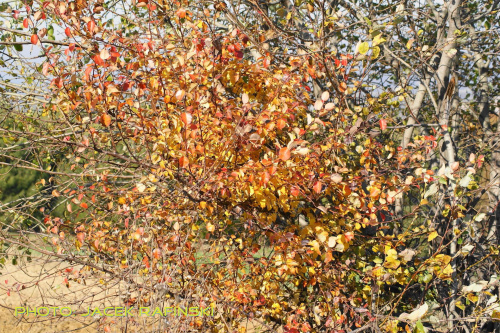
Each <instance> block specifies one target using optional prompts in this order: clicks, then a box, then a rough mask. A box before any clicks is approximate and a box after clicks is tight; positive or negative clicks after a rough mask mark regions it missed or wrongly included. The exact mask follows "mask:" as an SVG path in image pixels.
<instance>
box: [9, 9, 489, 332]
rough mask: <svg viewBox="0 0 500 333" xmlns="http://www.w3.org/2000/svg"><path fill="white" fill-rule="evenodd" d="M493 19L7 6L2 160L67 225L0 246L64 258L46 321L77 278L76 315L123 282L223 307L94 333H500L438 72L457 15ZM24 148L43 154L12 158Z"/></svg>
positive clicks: (473, 165)
mask: <svg viewBox="0 0 500 333" xmlns="http://www.w3.org/2000/svg"><path fill="white" fill-rule="evenodd" d="M496 5H497V3H496V2H492V3H488V4H486V3H485V4H479V6H478V5H476V4H474V3H462V2H460V1H450V2H449V3H448V2H445V3H444V4H443V5H441V4H440V5H437V4H432V3H431V2H428V3H425V4H418V3H416V4H407V5H406V6H405V5H404V3H399V2H394V3H388V4H385V3H380V4H375V3H373V2H369V3H368V2H366V3H365V2H359V3H358V2H352V3H351V2H343V1H338V2H337V1H335V2H329V1H318V2H300V1H298V2H294V3H292V2H290V1H280V2H222V1H220V2H215V3H212V2H210V3H190V2H187V1H184V2H177V1H176V2H164V1H161V2H154V1H140V2H138V1H132V2H121V3H114V2H113V3H112V2H105V1H71V2H65V1H44V2H37V1H35V2H32V3H25V4H23V5H22V6H17V7H16V6H4V8H3V10H4V13H6V16H5V17H6V18H5V19H4V20H3V22H8V25H7V24H4V25H3V26H2V27H0V29H1V30H2V31H3V32H4V34H3V35H2V41H1V42H0V43H1V44H0V45H3V46H2V47H3V49H2V64H3V65H4V66H5V68H4V71H3V74H2V75H3V76H2V82H1V84H0V87H1V89H2V91H1V93H2V94H3V98H4V99H6V100H8V101H9V107H8V108H3V109H2V115H3V117H4V119H8V120H9V126H6V125H5V123H2V132H3V135H5V137H6V138H7V139H6V141H7V143H8V144H9V146H8V148H9V149H6V148H4V147H2V148H0V149H1V151H2V156H5V157H8V159H6V160H5V162H2V163H3V165H4V166H6V167H9V168H16V169H26V170H32V171H36V172H41V173H44V174H46V175H47V176H48V178H46V180H45V181H46V183H47V184H46V185H47V186H50V195H51V196H52V197H53V198H56V199H57V202H58V203H60V204H61V205H62V206H63V207H64V208H65V209H66V211H65V214H64V215H61V216H54V214H53V213H52V212H51V211H50V210H46V209H45V208H43V207H39V208H41V213H43V214H44V215H43V219H41V221H40V223H39V225H40V227H41V228H42V230H43V231H42V232H33V231H30V232H26V230H23V229H22V228H19V229H18V230H16V231H17V233H16V234H15V235H13V234H12V232H11V231H12V228H11V230H9V233H7V231H2V232H1V233H0V240H1V241H2V242H3V243H4V246H12V245H15V246H16V247H21V248H27V249H33V250H37V251H38V252H39V253H41V254H42V255H43V256H46V257H50V258H51V259H52V260H55V261H57V262H60V263H63V264H64V266H61V267H62V268H60V269H59V270H58V271H57V272H58V273H59V274H60V276H61V279H62V280H61V284H62V285H63V286H64V287H63V288H65V289H64V290H65V292H63V293H61V294H59V295H58V296H57V298H48V299H47V300H46V301H45V302H46V303H45V304H44V305H54V304H55V302H59V303H61V302H63V304H66V303H68V302H70V300H71V299H73V300H74V294H75V293H76V292H75V290H79V286H82V285H85V284H87V285H92V286H94V287H95V289H89V290H88V291H87V292H86V293H85V295H80V296H79V297H80V299H79V300H78V302H77V304H78V305H79V306H81V307H84V306H85V305H88V304H93V302H95V300H96V299H98V298H100V297H101V295H102V292H103V290H105V289H107V288H110V290H112V289H111V286H119V289H118V290H114V289H113V291H112V292H110V293H108V294H106V299H105V300H106V301H108V302H114V303H119V304H113V305H116V306H119V305H128V306H136V307H139V306H148V307H151V308H155V307H162V308H163V307H165V306H172V305H182V306H185V305H190V304H191V305H193V306H202V307H209V306H213V307H214V309H215V316H214V317H197V318H190V317H175V320H173V319H172V318H168V321H169V323H168V326H166V325H167V324H166V323H165V321H164V320H162V319H161V318H158V317H154V318H152V322H149V323H142V322H140V321H139V320H138V319H137V318H133V317H130V318H122V319H123V320H120V321H117V320H111V319H109V318H105V317H104V318H97V319H96V318H93V319H92V320H95V321H96V323H98V325H99V327H100V329H103V330H105V331H110V330H113V329H119V328H123V327H138V326H139V325H146V326H145V327H147V328H148V329H151V330H152V331H153V330H157V331H166V330H167V331H169V332H170V331H187V330H200V331H207V330H213V331H237V330H239V331H245V330H246V328H247V327H248V325H251V326H252V327H260V329H262V330H267V331H270V332H274V331H277V330H279V329H281V330H284V331H286V332H309V331H311V332H312V331H316V332H320V331H331V332H342V331H354V332H361V331H370V330H373V331H380V330H384V331H389V332H398V331H408V330H415V331H417V332H423V331H425V328H424V325H425V326H428V327H430V326H433V327H435V328H442V327H444V326H448V327H450V329H451V330H452V329H453V327H456V326H455V323H460V325H461V326H463V327H464V329H467V330H469V329H472V328H474V329H475V328H477V327H479V326H484V327H492V326H491V325H492V320H494V319H495V318H497V319H498V316H499V312H498V309H497V308H495V307H496V306H498V302H497V300H496V299H495V298H494V297H486V296H488V294H487V293H489V296H491V295H492V292H494V291H495V290H498V286H497V284H498V280H496V279H495V278H494V277H493V275H492V272H494V271H495V270H496V266H495V262H494V259H495V258H497V257H498V243H497V244H496V245H495V244H494V243H493V242H492V241H491V237H490V236H488V237H486V240H483V239H482V238H481V235H482V233H484V232H483V231H480V232H479V233H477V232H476V231H474V232H476V234H474V232H473V231H471V230H475V229H474V228H475V227H476V226H477V224H479V223H480V222H481V221H482V220H484V219H485V217H486V216H485V215H484V214H479V215H477V214H476V212H474V211H473V210H472V209H471V208H472V207H474V206H473V202H474V196H476V197H478V195H477V193H480V192H481V189H480V188H479V185H478V181H479V180H478V179H477V176H475V174H476V171H479V170H480V168H481V167H482V164H483V163H484V156H483V155H484V152H483V147H481V146H480V145H474V144H472V145H471V143H470V142H468V141H466V139H467V138H466V137H465V136H466V135H465V133H467V135H469V138H470V135H472V134H473V133H475V132H472V130H473V128H472V127H471V126H469V128H468V130H467V132H464V137H463V138H462V135H461V134H460V133H457V131H456V130H454V128H455V127H457V126H459V125H460V126H462V125H464V124H462V123H460V122H459V119H461V118H459V117H460V114H459V113H457V112H458V110H464V108H459V104H453V103H458V99H457V100H456V102H453V103H452V100H453V101H455V99H456V98H458V97H455V96H459V95H458V89H456V85H457V82H459V81H458V76H456V77H454V79H453V80H451V78H450V75H451V73H455V72H458V68H459V66H461V65H463V64H459V63H458V62H454V61H452V60H453V59H454V57H456V56H457V52H458V50H457V48H458V44H459V42H458V41H457V40H459V38H463V37H464V36H465V35H464V34H463V32H462V30H461V29H463V28H462V24H465V23H463V22H464V21H463V20H462V16H463V15H465V14H466V13H467V14H470V12H471V11H477V12H478V13H479V14H478V15H479V16H478V17H477V21H474V22H482V21H481V20H487V21H488V22H490V25H491V24H492V22H493V20H492V19H491V15H495V13H496V12H495V9H496ZM408 6H414V7H408ZM413 12H416V14H415V15H413V14H412V13H413ZM7 14H8V15H7ZM461 15H462V16H461ZM436 20H437V21H438V22H437V25H438V26H439V28H438V29H435V28H433V27H434V26H433V25H432V23H429V22H433V21H436ZM457 22H460V23H457ZM472 23H473V22H472ZM472 23H471V27H473V28H474V27H475V29H476V32H474V33H476V34H481V33H483V32H481V33H480V32H479V31H480V30H481V29H482V28H480V27H479V26H478V25H476V26H474V25H473V24H472ZM401 25H404V27H402V26H401ZM418 27H421V28H422V29H417V28H418ZM471 29H472V28H471ZM486 29H487V31H489V30H490V29H491V28H486ZM457 30H458V31H457ZM436 31H437V35H435V36H434V35H433V33H435V32H436ZM486 35H487V34H484V36H486ZM408 36H411V37H413V39H410V38H408ZM466 36H469V35H466ZM473 36H475V35H473ZM433 38H434V39H433ZM470 38H474V40H475V43H476V44H470V47H471V48H476V49H478V48H480V47H482V46H484V45H485V44H487V43H489V41H487V40H486V37H484V38H485V40H482V39H481V38H480V37H470ZM445 41H446V42H445ZM426 43H427V44H426ZM460 43H464V44H465V42H462V41H460ZM420 44H422V45H421V46H420ZM425 45H427V48H425V50H424V46H425ZM493 46H494V45H492V46H491V47H493ZM28 49H29V50H30V51H31V53H30V55H27V53H28ZM414 49H416V50H417V51H416V52H414V51H412V50H414ZM478 50H479V49H478ZM459 55H461V54H459ZM481 57H482V56H481ZM478 59H480V58H478ZM481 59H482V58H481ZM476 61H477V60H476ZM433 62H436V64H437V66H434V67H433ZM7 66H8V67H7ZM453 66H455V67H453ZM485 66H486V65H485ZM443 68H444V69H443ZM453 68H456V70H455V71H453V70H452V69H453ZM462 70H463V71H464V72H465V69H462ZM478 73H484V71H483V72H481V71H479V72H478ZM455 75H457V74H455ZM478 80H479V81H480V82H482V84H483V85H482V86H481V87H482V88H481V89H482V90H480V91H479V92H480V94H483V95H481V96H482V97H481V98H480V100H481V101H483V102H482V103H483V104H481V103H479V104H478V107H480V108H482V109H481V110H483V111H481V112H482V113H481V114H483V118H481V119H483V123H485V120H484V119H486V118H487V117H485V116H484V115H486V114H488V115H489V114H490V112H492V111H493V108H489V106H488V108H489V109H488V111H484V108H485V107H486V104H487V100H486V99H485V98H484V94H485V93H486V92H484V93H483V91H487V90H488V87H487V83H485V80H486V79H484V74H483V76H481V75H479V76H478ZM481 80H482V81H481ZM450 82H455V83H454V85H453V86H450ZM415 83H417V89H416V94H415V95H414V93H415V91H414V90H412V88H413V85H414V84H415ZM431 89H434V90H431ZM485 89H486V90H485ZM443 91H444V92H443ZM426 96H427V97H426ZM453 98H455V99H453ZM424 101H428V104H425V103H424ZM417 104H419V105H417ZM453 105H455V106H453ZM450 110H455V111H456V113H455V117H451V116H450V112H451V111H450ZM469 110H471V108H469V109H466V110H464V112H469ZM426 112H427V113H428V114H426ZM398 113H403V114H405V115H406V117H407V119H408V121H404V122H402V121H401V120H399V119H398ZM464 114H466V113H464ZM410 115H411V116H410ZM466 115H468V114H466ZM462 117H463V119H466V117H465V116H462ZM452 121H454V122H455V123H453V124H454V125H453V126H452V125H450V122H452ZM486 123H487V122H486ZM416 124H419V125H420V126H416ZM436 124H437V125H436ZM485 126H486V125H485ZM488 126H490V127H489V128H492V127H493V125H488ZM495 126H496V125H495ZM448 127H450V128H452V130H451V131H448V130H447V128H448ZM414 128H419V129H422V132H421V133H418V135H413V134H416V133H414V132H412V131H413V129H414ZM434 129H435V130H434ZM476 129H478V128H476ZM478 130H479V129H478ZM11 138H12V139H11ZM459 139H463V141H460V142H464V143H463V146H460V147H462V148H457V147H458V146H457V145H455V144H452V141H453V140H455V141H453V142H457V143H458V142H459ZM9 140H10V142H9ZM401 142H402V143H401ZM20 145H24V146H29V147H33V149H35V150H36V154H37V156H46V159H27V158H23V157H19V156H14V154H12V152H14V151H19V150H21V148H19V147H20ZM460 149H461V150H460ZM439 151H441V152H443V155H442V157H440V156H439V155H438V152H439ZM54 160H56V161H57V163H52V162H53V161H54ZM66 165H67V166H66ZM492 170H493V171H492V172H493V173H494V172H495V171H494V170H495V169H492ZM495 177H496V176H495V175H494V176H493V179H496V178H495ZM404 198H409V200H408V199H406V200H407V202H405V199H404ZM471 198H472V199H471ZM492 200H493V201H492V202H494V199H492ZM493 221H495V220H494V218H493ZM476 222H478V223H477V224H476ZM494 223H495V222H493V224H494ZM470 228H472V229H470ZM476 235H478V236H476ZM34 239H35V240H34ZM46 243H48V245H49V246H50V248H49V249H47V244H46ZM459 245H460V246H459ZM485 245H488V247H487V248H482V246H485ZM476 248H477V249H478V250H477V253H479V254H480V257H477V256H472V255H471V256H469V254H471V253H472V252H474V253H476V252H475V249H476ZM6 252H8V251H6ZM462 257H465V258H466V260H464V263H467V262H468V261H467V260H470V259H468V258H471V259H472V258H480V262H484V263H487V265H490V267H489V268H488V271H487V274H486V275H484V274H483V276H481V277H480V278H479V280H480V282H481V281H483V280H486V277H487V278H488V279H487V280H489V281H486V284H482V282H481V283H479V282H478V283H475V284H474V283H473V282H474V281H472V280H471V279H470V278H469V280H465V279H462V280H461V281H462V282H467V283H469V284H467V285H466V288H465V289H464V288H462V285H458V284H457V283H456V282H457V280H456V279H457V277H458V276H463V275H465V274H468V273H466V272H467V271H468V270H469V268H468V267H469V266H470V267H473V266H474V264H473V263H472V262H469V263H468V264H465V265H464V266H460V265H459V264H458V263H457V258H462ZM478 267H482V268H484V267H485V265H482V264H481V265H480V266H479V265H478ZM490 278H491V280H490ZM37 283H38V280H36V279H35V280H33V281H32V284H31V285H28V286H25V287H26V288H28V289H29V288H33V287H35V286H36V285H37ZM2 288H4V287H2ZM467 288H468V289H467ZM495 288H496V289H495ZM5 289H6V290H9V292H10V289H8V287H5ZM450 299H451V301H450ZM443 300H444V301H443ZM73 302H74V301H73ZM440 303H441V304H445V305H446V311H440V310H441V309H440V308H439V305H438V306H437V307H438V308H436V306H434V307H433V306H432V305H433V304H434V305H437V304H440ZM72 304H76V303H72ZM194 304H196V305H194ZM429 304H430V305H431V306H429ZM37 305H41V304H37ZM457 306H458V308H460V309H461V310H462V314H461V315H458V314H457V313H456V308H457ZM461 307H463V308H461ZM495 309H496V310H495ZM424 315H427V316H426V317H424ZM25 319H26V320H33V319H30V318H25ZM89 319H90V318H89ZM35 320H36V319H35ZM469 323H472V324H469ZM148 325H150V326H148ZM488 325H489V326H488ZM167 327H168V328H167ZM451 330H450V332H451Z"/></svg>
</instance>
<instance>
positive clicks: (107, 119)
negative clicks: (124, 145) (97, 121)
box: [101, 113, 111, 127]
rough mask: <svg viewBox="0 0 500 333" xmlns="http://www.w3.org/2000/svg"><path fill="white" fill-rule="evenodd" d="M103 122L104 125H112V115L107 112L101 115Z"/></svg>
mask: <svg viewBox="0 0 500 333" xmlns="http://www.w3.org/2000/svg"><path fill="white" fill-rule="evenodd" d="M101 124H102V125H103V126H106V127H108V126H109V125H111V116H110V115H109V114H107V113H105V114H103V115H102V116H101Z"/></svg>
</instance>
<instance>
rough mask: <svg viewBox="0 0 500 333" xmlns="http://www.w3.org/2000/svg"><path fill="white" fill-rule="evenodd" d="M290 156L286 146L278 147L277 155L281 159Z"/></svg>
mask: <svg viewBox="0 0 500 333" xmlns="http://www.w3.org/2000/svg"><path fill="white" fill-rule="evenodd" d="M290 156H291V153H290V149H288V147H283V148H281V149H280V153H279V157H280V159H281V160H283V161H286V160H288V159H289V158H290Z"/></svg>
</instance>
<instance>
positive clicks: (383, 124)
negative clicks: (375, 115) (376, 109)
mask: <svg viewBox="0 0 500 333" xmlns="http://www.w3.org/2000/svg"><path fill="white" fill-rule="evenodd" d="M379 125H380V129H381V130H382V131H383V130H385V129H386V128H387V121H385V119H380V121H379Z"/></svg>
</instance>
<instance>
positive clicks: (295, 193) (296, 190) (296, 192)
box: [290, 186, 300, 197]
mask: <svg viewBox="0 0 500 333" xmlns="http://www.w3.org/2000/svg"><path fill="white" fill-rule="evenodd" d="M290 193H291V194H292V195H293V196H294V197H298V196H299V194H300V189H299V187H298V186H292V188H291V189H290Z"/></svg>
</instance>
